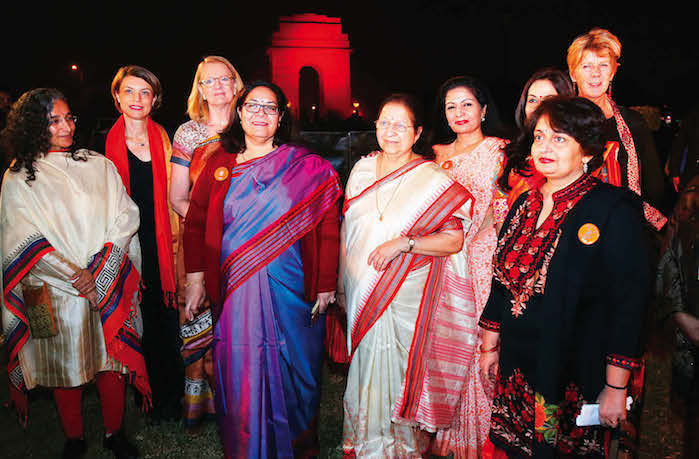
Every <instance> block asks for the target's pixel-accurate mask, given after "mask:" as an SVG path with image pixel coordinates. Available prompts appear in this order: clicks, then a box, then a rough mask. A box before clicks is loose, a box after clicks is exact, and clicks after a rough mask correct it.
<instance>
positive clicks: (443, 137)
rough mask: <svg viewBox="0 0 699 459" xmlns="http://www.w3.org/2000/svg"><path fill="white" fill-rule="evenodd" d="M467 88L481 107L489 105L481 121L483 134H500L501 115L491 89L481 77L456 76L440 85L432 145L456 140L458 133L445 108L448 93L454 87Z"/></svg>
mask: <svg viewBox="0 0 699 459" xmlns="http://www.w3.org/2000/svg"><path fill="white" fill-rule="evenodd" d="M460 87H463V88H467V89H468V90H469V91H471V92H472V93H473V96H474V97H475V98H476V100H477V101H478V103H479V104H480V106H481V107H485V106H488V108H487V110H486V112H485V121H483V122H482V123H481V131H482V132H483V135H486V136H488V135H499V134H500V132H501V131H502V124H501V122H500V116H499V113H498V110H497V107H496V106H495V101H494V99H493V98H492V96H491V95H490V91H489V90H488V88H487V87H486V86H485V84H483V83H482V82H481V81H480V80H479V79H477V78H475V77H472V76H468V75H466V76H456V77H453V78H450V79H448V80H447V81H445V82H444V83H443V84H442V86H440V87H439V91H438V92H437V100H436V102H435V105H434V121H433V129H434V130H433V132H432V137H431V139H430V144H432V145H446V144H450V143H452V142H453V141H454V140H456V133H455V132H454V131H452V130H451V128H450V127H449V122H448V121H447V114H446V111H445V109H444V105H445V101H446V98H447V93H448V92H449V91H451V90H452V89H454V88H460Z"/></svg>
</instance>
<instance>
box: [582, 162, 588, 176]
mask: <svg viewBox="0 0 699 459" xmlns="http://www.w3.org/2000/svg"><path fill="white" fill-rule="evenodd" d="M583 174H587V163H586V162H585V161H583Z"/></svg>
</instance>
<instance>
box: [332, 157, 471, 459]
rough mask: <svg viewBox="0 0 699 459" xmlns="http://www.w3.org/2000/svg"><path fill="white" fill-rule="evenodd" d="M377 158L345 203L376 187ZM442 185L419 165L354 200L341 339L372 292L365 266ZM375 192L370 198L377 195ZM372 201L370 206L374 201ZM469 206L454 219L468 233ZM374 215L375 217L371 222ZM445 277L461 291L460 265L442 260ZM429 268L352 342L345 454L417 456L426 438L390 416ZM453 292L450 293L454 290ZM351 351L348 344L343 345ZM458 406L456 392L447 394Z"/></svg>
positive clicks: (356, 176) (354, 181)
mask: <svg viewBox="0 0 699 459" xmlns="http://www.w3.org/2000/svg"><path fill="white" fill-rule="evenodd" d="M376 159H377V156H376V155H373V156H369V157H366V158H363V159H361V160H360V161H359V162H357V164H356V165H355V166H354V168H353V170H352V173H351V175H350V178H349V180H348V183H347V191H346V199H347V200H349V199H352V198H354V197H356V196H357V195H359V194H360V193H362V191H364V190H365V189H367V188H368V187H369V186H370V185H371V184H373V183H374V182H375V181H376V180H377V177H376ZM448 183H453V182H452V181H451V179H449V178H448V176H447V175H446V174H444V173H443V172H442V171H441V170H440V169H439V167H438V166H437V165H436V164H434V163H426V164H424V165H421V166H418V167H417V168H415V169H413V170H411V171H408V172H406V173H404V174H403V175H402V176H401V177H397V178H394V179H392V180H391V181H389V182H386V183H383V184H382V185H380V186H379V187H377V188H375V189H373V190H369V191H368V192H366V194H365V195H364V196H362V197H361V198H358V199H357V200H356V202H354V203H353V204H352V206H350V207H349V208H348V209H347V210H346V213H345V220H344V223H343V236H342V238H343V239H342V241H341V246H342V250H344V251H345V253H346V255H345V257H344V262H343V274H344V276H343V279H344V287H345V292H346V295H347V318H348V319H347V321H348V324H347V329H348V333H347V335H348V340H351V336H352V333H351V330H353V328H354V327H355V326H356V321H357V318H358V316H359V313H360V308H361V306H362V304H363V302H364V300H365V299H366V296H367V295H368V294H369V292H371V291H372V289H373V287H374V286H375V285H376V283H377V281H378V279H379V277H380V273H378V272H377V271H376V270H375V269H374V268H373V267H372V266H369V265H368V263H367V260H368V258H369V254H370V253H371V252H372V251H373V250H374V249H375V248H376V247H378V246H379V245H381V244H382V243H384V242H386V241H389V240H392V239H395V238H398V237H401V236H402V235H403V234H404V231H406V230H407V229H408V228H410V227H411V226H412V224H413V223H414V222H415V221H416V220H417V218H418V217H419V216H420V215H421V214H422V213H423V212H424V210H425V208H426V207H427V206H428V205H429V204H430V203H432V202H433V201H434V200H435V198H436V197H437V196H438V194H441V192H442V191H443V190H444V188H445V186H446V185H447V184H448ZM377 193H378V195H377ZM377 198H378V202H377ZM470 205H471V201H470V200H469V201H468V202H467V204H465V205H464V206H463V207H462V208H461V211H462V212H463V214H461V215H457V216H458V217H460V218H464V219H466V221H464V230H465V231H467V230H468V227H469V226H468V225H469V220H468V213H469V209H470ZM379 209H380V210H381V212H382V214H383V219H382V221H381V220H380V219H379ZM449 263H451V271H452V272H454V273H459V274H460V276H456V277H457V278H458V279H456V278H454V279H451V281H452V282H457V283H460V284H461V285H462V286H464V285H467V284H468V281H467V279H466V277H467V269H466V259H465V257H464V256H463V255H461V254H455V255H453V256H451V257H449ZM429 270H430V266H429V265H426V266H424V267H422V268H418V269H415V270H413V271H411V272H409V274H408V276H407V278H406V279H405V281H404V282H403V283H402V284H401V287H400V289H399V290H398V293H397V295H396V296H395V297H394V299H393V301H392V302H391V303H390V305H389V306H388V307H387V309H386V310H385V311H384V312H383V314H382V315H381V316H380V317H379V319H378V320H377V321H376V323H375V324H374V325H373V326H372V327H371V329H370V330H369V331H368V332H367V333H366V335H364V338H363V339H362V340H361V342H360V343H359V345H358V347H357V349H356V351H355V353H354V355H353V358H352V362H351V364H350V368H349V375H348V380H347V389H346V392H345V397H344V412H345V420H344V443H343V447H344V449H345V452H348V451H353V452H354V453H355V454H356V455H357V457H391V458H394V457H421V453H422V452H424V451H426V449H427V446H428V443H429V437H428V436H427V434H426V433H425V432H424V431H422V430H420V429H418V428H416V427H414V426H410V425H405V424H402V423H401V421H400V420H398V419H396V418H395V416H394V409H395V406H396V403H397V401H398V399H399V397H400V396H401V392H402V386H403V383H404V379H405V375H406V368H407V365H408V355H409V352H410V349H411V342H412V340H413V334H414V330H415V324H416V320H417V317H418V313H419V309H420V301H421V298H422V292H423V288H424V287H425V282H426V280H427V276H428V272H429ZM457 290H458V289H457ZM348 346H349V348H350V349H351V347H352V346H351V342H348ZM454 397H455V400H458V391H456V392H455V394H454Z"/></svg>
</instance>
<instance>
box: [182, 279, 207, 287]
mask: <svg viewBox="0 0 699 459" xmlns="http://www.w3.org/2000/svg"><path fill="white" fill-rule="evenodd" d="M195 284H201V285H204V281H201V282H196V281H194V282H185V283H184V288H187V287H189V286H190V285H195Z"/></svg>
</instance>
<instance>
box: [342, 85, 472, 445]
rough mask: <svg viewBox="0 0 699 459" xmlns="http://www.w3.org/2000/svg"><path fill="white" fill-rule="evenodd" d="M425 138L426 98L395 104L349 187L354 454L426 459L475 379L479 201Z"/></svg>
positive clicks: (348, 415)
mask: <svg viewBox="0 0 699 459" xmlns="http://www.w3.org/2000/svg"><path fill="white" fill-rule="evenodd" d="M421 135H422V118H421V112H420V110H419V108H418V107H417V103H416V101H415V99H414V98H413V97H411V96H408V95H402V94H397V95H392V96H390V97H388V98H387V99H386V100H385V101H384V102H383V104H382V106H381V109H380V111H379V119H378V121H377V122H376V137H377V140H378V143H379V146H380V147H381V150H380V151H379V152H378V153H374V154H371V155H368V156H366V157H364V158H362V159H360V160H359V161H358V162H357V164H356V165H355V166H354V168H353V169H352V172H351V174H350V177H349V180H348V183H347V189H346V194H345V204H344V212H345V219H344V221H343V224H342V230H341V242H340V282H339V284H338V300H339V303H340V305H341V306H344V307H346V310H347V327H348V328H347V329H348V334H349V337H348V340H349V343H348V344H349V346H350V354H351V362H350V367H349V374H348V379H347V389H346V391H345V397H344V407H345V421H344V441H343V449H344V452H345V455H346V456H356V457H422V455H423V454H425V453H426V452H427V449H428V447H429V440H430V436H429V435H428V434H427V433H426V431H430V432H434V431H435V430H436V429H437V428H438V427H443V426H445V425H448V423H449V422H450V421H451V414H452V413H453V411H454V409H455V407H456V406H457V404H458V401H459V391H458V390H456V391H454V390H452V389H451V388H452V386H453V384H454V382H455V381H456V382H458V381H461V380H463V378H464V377H465V373H466V364H467V356H466V355H465V353H463V352H462V351H461V348H460V347H461V345H462V343H463V342H464V341H465V340H466V336H465V335H464V331H465V326H466V324H467V323H468V321H470V320H472V319H471V318H469V317H468V314H469V313H471V314H472V311H468V310H466V309H465V308H464V307H462V303H463V302H461V301H459V298H458V297H459V296H460V295H461V292H462V291H463V288H459V287H463V286H462V285H461V279H463V278H464V277H466V276H467V272H466V269H465V268H466V267H465V262H464V261H463V260H462V259H461V258H462V257H461V255H460V254H459V251H460V250H461V247H462V244H463V240H464V228H465V229H468V226H469V224H470V217H471V205H472V203H473V200H472V198H471V195H470V194H469V193H468V192H467V191H466V190H465V189H464V188H463V187H462V186H461V185H459V184H458V183H457V182H455V181H454V180H453V179H451V178H450V177H449V176H448V175H447V174H446V173H444V172H443V171H442V170H441V169H440V168H439V166H437V165H436V164H435V163H434V162H433V161H430V155H429V153H426V152H424V150H423V149H422V148H421V146H420V145H417V142H418V140H419V139H420V137H421ZM454 254H456V255H454ZM447 285H451V286H455V287H456V288H453V289H451V290H449V289H447V288H446V286H447Z"/></svg>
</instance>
